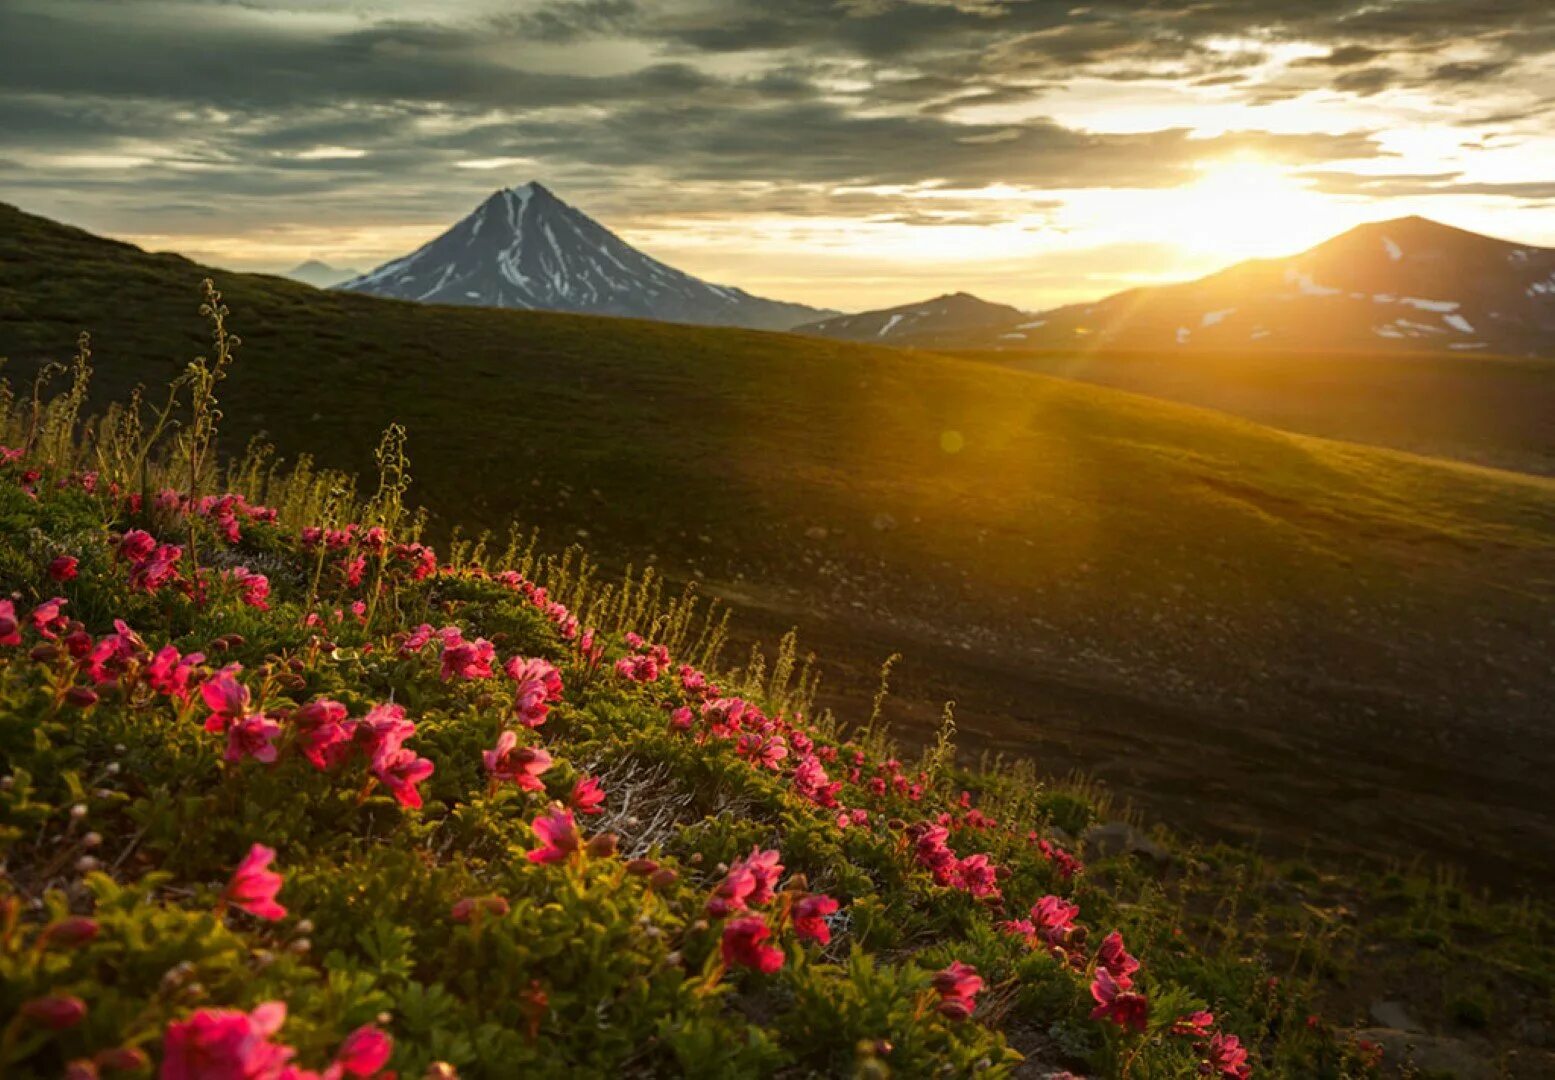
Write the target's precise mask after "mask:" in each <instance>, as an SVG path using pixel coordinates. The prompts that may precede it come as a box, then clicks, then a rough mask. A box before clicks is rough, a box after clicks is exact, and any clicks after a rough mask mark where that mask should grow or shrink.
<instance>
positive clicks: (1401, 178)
mask: <svg viewBox="0 0 1555 1080" xmlns="http://www.w3.org/2000/svg"><path fill="white" fill-rule="evenodd" d="M1305 176H1306V179H1307V180H1309V181H1311V183H1312V186H1313V188H1314V189H1316V190H1318V191H1322V192H1325V193H1327V194H1330V195H1369V196H1372V197H1376V198H1404V197H1410V196H1419V195H1495V196H1500V197H1503V198H1513V199H1523V200H1543V199H1555V180H1541V181H1531V182H1526V183H1488V182H1484V181H1465V180H1464V179H1463V174H1462V173H1460V172H1440V173H1385V174H1381V175H1377V174H1367V173H1351V172H1331V171H1323V170H1315V171H1311V172H1308V173H1306V174H1305Z"/></svg>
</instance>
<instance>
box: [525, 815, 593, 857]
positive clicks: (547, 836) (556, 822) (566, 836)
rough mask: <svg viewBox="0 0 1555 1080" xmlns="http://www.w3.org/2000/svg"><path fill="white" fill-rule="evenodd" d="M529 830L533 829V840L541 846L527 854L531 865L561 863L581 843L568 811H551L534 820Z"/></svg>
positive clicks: (574, 823)
mask: <svg viewBox="0 0 1555 1080" xmlns="http://www.w3.org/2000/svg"><path fill="white" fill-rule="evenodd" d="M530 828H532V829H534V832H535V839H537V840H539V841H540V845H541V846H540V847H538V848H536V849H535V850H534V851H531V852H530V853H529V861H530V862H532V863H558V862H563V861H564V860H566V858H567V857H568V856H569V855H571V854H572V853H573V852H574V851H577V850H578V847H579V845H580V844H581V842H582V839H581V837H580V836H579V835H578V826H577V823H576V822H574V821H573V819H572V811H570V810H562V809H560V808H557V809H553V810H551V811H550V812H549V813H547V814H542V815H540V816H539V817H537V818H535V819H534V821H533V822H532V823H531V824H530Z"/></svg>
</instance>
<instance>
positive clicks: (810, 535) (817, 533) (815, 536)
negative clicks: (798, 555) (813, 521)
mask: <svg viewBox="0 0 1555 1080" xmlns="http://www.w3.org/2000/svg"><path fill="white" fill-rule="evenodd" d="M804 534H805V539H807V540H825V539H826V538H827V537H828V536H830V535H831V534H830V533H828V532H827V531H826V526H825V525H811V526H810V527H809V528H808V529H806V530H805V531H804Z"/></svg>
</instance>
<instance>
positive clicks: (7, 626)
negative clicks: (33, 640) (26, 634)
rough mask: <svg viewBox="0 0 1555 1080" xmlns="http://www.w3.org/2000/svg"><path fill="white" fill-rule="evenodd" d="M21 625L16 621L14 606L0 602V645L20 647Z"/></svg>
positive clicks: (7, 601) (6, 601) (4, 601)
mask: <svg viewBox="0 0 1555 1080" xmlns="http://www.w3.org/2000/svg"><path fill="white" fill-rule="evenodd" d="M21 643H22V635H21V625H20V624H19V623H18V622H17V621H16V605H15V604H14V603H13V602H11V601H10V600H0V645H20V644H21Z"/></svg>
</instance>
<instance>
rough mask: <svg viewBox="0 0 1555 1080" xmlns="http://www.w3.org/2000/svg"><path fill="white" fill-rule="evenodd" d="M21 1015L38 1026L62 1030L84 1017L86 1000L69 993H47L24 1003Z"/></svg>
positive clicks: (73, 1025) (71, 1026)
mask: <svg viewBox="0 0 1555 1080" xmlns="http://www.w3.org/2000/svg"><path fill="white" fill-rule="evenodd" d="M22 1015H23V1016H25V1017H26V1018H27V1019H28V1020H31V1021H32V1022H33V1023H34V1024H37V1025H38V1026H39V1027H45V1028H48V1029H49V1030H50V1031H64V1030H65V1029H66V1028H73V1027H75V1026H76V1025H77V1024H79V1023H80V1022H81V1021H82V1020H84V1019H85V1018H86V1002H84V1001H82V1000H81V999H80V998H78V997H73V996H71V995H70V994H49V995H47V996H46V997H40V998H33V999H32V1000H31V1001H29V1002H27V1003H26V1004H24V1005H23V1006H22Z"/></svg>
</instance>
